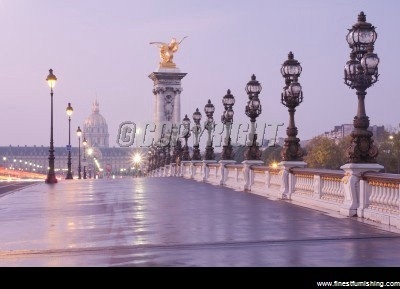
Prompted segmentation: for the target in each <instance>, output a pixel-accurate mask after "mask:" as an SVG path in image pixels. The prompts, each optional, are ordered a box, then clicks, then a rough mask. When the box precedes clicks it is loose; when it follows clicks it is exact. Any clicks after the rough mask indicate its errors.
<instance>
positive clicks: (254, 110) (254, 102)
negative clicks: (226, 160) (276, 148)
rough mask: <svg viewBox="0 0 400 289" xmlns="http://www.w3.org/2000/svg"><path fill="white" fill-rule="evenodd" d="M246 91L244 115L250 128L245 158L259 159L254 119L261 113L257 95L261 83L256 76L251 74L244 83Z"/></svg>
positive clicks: (260, 88)
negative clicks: (248, 119)
mask: <svg viewBox="0 0 400 289" xmlns="http://www.w3.org/2000/svg"><path fill="white" fill-rule="evenodd" d="M245 90H246V93H247V95H248V97H249V100H248V101H247V105H246V110H245V112H246V115H247V116H248V117H249V118H250V122H251V130H250V134H249V142H248V143H247V148H246V151H245V153H244V158H245V160H260V159H261V151H260V148H259V146H258V144H257V134H256V119H257V117H258V116H259V115H260V114H261V103H260V99H259V98H258V95H259V94H260V92H261V90H262V87H261V84H260V83H259V82H258V81H257V80H256V76H255V75H254V74H253V75H252V76H251V80H250V81H249V82H248V83H247V85H246V88H245Z"/></svg>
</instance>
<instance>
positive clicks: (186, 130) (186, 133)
mask: <svg viewBox="0 0 400 289" xmlns="http://www.w3.org/2000/svg"><path fill="white" fill-rule="evenodd" d="M182 124H183V138H184V139H185V146H184V147H183V151H182V161H190V155H189V147H188V144H187V142H188V138H189V137H190V119H189V118H188V116H187V114H185V117H184V118H183V120H182Z"/></svg>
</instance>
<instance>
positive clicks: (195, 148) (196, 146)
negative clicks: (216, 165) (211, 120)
mask: <svg viewBox="0 0 400 289" xmlns="http://www.w3.org/2000/svg"><path fill="white" fill-rule="evenodd" d="M200 120H201V113H200V111H199V109H198V108H196V111H195V112H194V113H193V121H194V126H193V128H192V131H193V134H194V145H193V155H192V160H193V161H201V154H200V149H199V134H200V131H201V125H200Z"/></svg>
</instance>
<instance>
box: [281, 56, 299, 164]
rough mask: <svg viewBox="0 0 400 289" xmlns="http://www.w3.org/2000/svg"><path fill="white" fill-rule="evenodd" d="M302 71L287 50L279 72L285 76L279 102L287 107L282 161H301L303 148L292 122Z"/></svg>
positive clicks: (297, 101) (297, 100) (297, 103)
mask: <svg viewBox="0 0 400 289" xmlns="http://www.w3.org/2000/svg"><path fill="white" fill-rule="evenodd" d="M301 72H302V67H301V65H300V63H299V62H298V61H297V60H296V59H294V56H293V53H292V52H289V55H288V59H287V60H286V61H285V62H284V63H283V64H282V68H281V74H282V76H283V77H284V78H285V86H284V88H283V92H282V94H281V103H282V104H283V105H284V106H286V107H287V108H288V111H289V126H288V127H287V129H286V134H287V138H286V139H285V144H284V145H283V148H282V151H281V157H282V160H283V161H302V160H303V154H304V153H303V149H302V148H301V147H300V143H299V142H300V139H299V138H297V132H298V131H297V127H296V126H295V123H294V113H295V111H296V107H297V106H298V105H299V104H300V103H302V101H303V91H302V89H301V85H300V84H299V83H298V82H297V80H298V77H299V76H300V74H301Z"/></svg>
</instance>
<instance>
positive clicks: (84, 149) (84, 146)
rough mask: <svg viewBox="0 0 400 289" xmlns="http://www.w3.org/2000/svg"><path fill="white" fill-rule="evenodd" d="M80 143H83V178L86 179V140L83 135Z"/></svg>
mask: <svg viewBox="0 0 400 289" xmlns="http://www.w3.org/2000/svg"><path fill="white" fill-rule="evenodd" d="M82 144H83V179H84V180H86V146H87V141H86V138H85V137H83V140H82Z"/></svg>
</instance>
